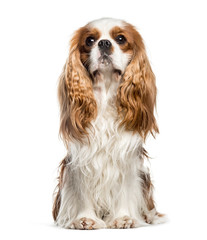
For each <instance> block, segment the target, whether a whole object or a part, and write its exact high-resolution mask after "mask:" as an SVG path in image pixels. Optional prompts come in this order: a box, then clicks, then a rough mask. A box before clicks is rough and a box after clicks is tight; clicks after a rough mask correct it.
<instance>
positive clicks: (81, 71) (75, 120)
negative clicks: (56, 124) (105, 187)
mask: <svg viewBox="0 0 207 240" xmlns="http://www.w3.org/2000/svg"><path fill="white" fill-rule="evenodd" d="M85 33H86V29H85V28H81V29H80V30H78V31H77V32H76V33H75V35H74V37H73V38H72V40H71V47H70V55H69V58H68V60H67V62H66V65H65V67H64V69H63V72H62V74H61V76H60V80H59V87H58V97H59V103H60V135H61V136H62V138H63V140H64V142H65V144H66V146H67V143H68V142H69V141H70V140H71V138H75V139H77V140H79V141H82V139H83V136H85V135H87V134H88V132H87V130H86V128H87V127H89V126H90V122H91V120H92V119H94V118H95V117H96V114H97V106H96V101H95V99H94V95H93V89H92V81H91V79H90V76H89V73H88V72H87V70H86V68H85V67H84V66H83V64H82V62H81V58H80V49H79V47H80V45H79V40H80V39H81V37H82V36H83V34H85Z"/></svg>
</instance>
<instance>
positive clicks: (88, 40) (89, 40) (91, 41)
mask: <svg viewBox="0 0 207 240" xmlns="http://www.w3.org/2000/svg"><path fill="white" fill-rule="evenodd" d="M94 42H95V38H94V37H87V38H86V45H87V46H89V47H91V46H92V45H93V44H94Z"/></svg>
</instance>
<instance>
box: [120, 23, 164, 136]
mask: <svg viewBox="0 0 207 240" xmlns="http://www.w3.org/2000/svg"><path fill="white" fill-rule="evenodd" d="M130 34H132V35H133V57H132V60H131V62H130V63H129V65H128V66H127V68H126V71H125V73H124V76H123V81H122V83H121V84H120V87H119V89H118V94H117V109H118V113H119V114H120V116H121V117H122V122H121V124H122V125H124V126H125V127H126V129H127V130H131V131H134V132H138V133H139V134H140V135H141V136H142V137H143V138H144V139H145V138H146V136H147V134H148V133H149V132H150V133H151V134H152V135H153V136H154V133H157V132H159V130H158V127H157V123H156V120H155V116H154V108H155V104H156V93H157V90H156V85H155V76H154V73H153V72H152V69H151V66H150V63H149V60H148V58H147V55H146V51H145V46H144V43H143V40H142V38H141V36H140V34H139V33H138V32H137V31H136V30H135V28H134V27H132V26H130Z"/></svg>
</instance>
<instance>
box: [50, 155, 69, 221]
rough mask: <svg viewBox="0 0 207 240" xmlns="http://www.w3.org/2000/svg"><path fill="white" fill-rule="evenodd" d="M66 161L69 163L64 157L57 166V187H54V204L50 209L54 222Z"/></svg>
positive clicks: (57, 211) (57, 210) (58, 206)
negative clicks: (58, 170) (58, 171)
mask: <svg viewBox="0 0 207 240" xmlns="http://www.w3.org/2000/svg"><path fill="white" fill-rule="evenodd" d="M68 161H69V160H68V156H66V157H65V158H64V159H63V160H62V161H61V163H60V165H59V169H60V173H59V177H58V185H57V187H56V191H55V192H54V196H55V198H54V203H53V208H52V215H53V218H54V220H56V219H57V216H58V213H59V209H60V204H61V190H62V188H63V185H64V172H65V167H66V164H67V162H68Z"/></svg>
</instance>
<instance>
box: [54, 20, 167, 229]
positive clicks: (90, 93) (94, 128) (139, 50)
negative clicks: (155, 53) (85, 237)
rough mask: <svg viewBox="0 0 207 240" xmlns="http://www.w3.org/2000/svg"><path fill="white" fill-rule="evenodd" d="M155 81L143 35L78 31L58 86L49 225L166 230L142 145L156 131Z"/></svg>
mask: <svg viewBox="0 0 207 240" xmlns="http://www.w3.org/2000/svg"><path fill="white" fill-rule="evenodd" d="M156 93H157V90H156V83H155V75H154V73H153V71H152V69H151V66H150V63H149V60H148V57H147V54H146V50H145V46H144V43H143V40H142V37H141V35H140V34H139V32H138V31H137V30H136V29H135V27H134V26H132V25H131V24H129V23H127V22H125V21H122V20H118V19H111V18H103V19H99V20H95V21H92V22H90V23H88V24H87V25H86V26H84V27H82V28H80V29H79V30H77V31H76V32H75V34H74V36H73V38H72V40H71V42H70V53H69V56H68V58H67V61H66V63H65V66H64V68H63V71H62V74H61V76H60V79H59V86H58V97H59V103H60V135H61V137H62V139H63V141H64V144H65V146H66V148H67V155H66V157H65V158H64V159H63V160H62V162H61V164H60V173H59V182H58V186H57V190H56V192H55V199H54V205H53V217H54V220H55V222H56V224H57V225H58V226H61V227H64V228H70V229H99V228H135V227H139V226H143V225H147V224H156V223H161V222H164V221H165V220H164V219H165V216H164V215H163V214H160V213H158V212H157V210H156V208H155V203H154V200H153V185H152V182H151V177H150V171H149V168H148V167H146V164H145V162H146V161H147V159H148V154H147V152H146V150H145V149H144V147H143V143H144V141H145V139H146V137H147V136H148V135H149V134H152V135H153V136H155V134H156V133H158V132H159V131H158V126H157V123H156V119H155V116H154V108H155V104H156Z"/></svg>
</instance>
